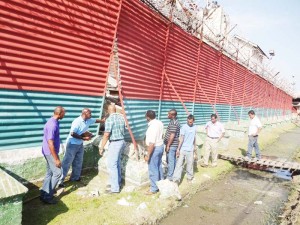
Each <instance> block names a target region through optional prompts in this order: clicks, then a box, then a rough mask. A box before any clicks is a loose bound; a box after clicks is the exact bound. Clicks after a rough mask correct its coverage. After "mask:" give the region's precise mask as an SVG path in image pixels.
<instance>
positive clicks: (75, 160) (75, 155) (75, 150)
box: [61, 143, 84, 183]
mask: <svg viewBox="0 0 300 225" xmlns="http://www.w3.org/2000/svg"><path fill="white" fill-rule="evenodd" d="M83 154H84V150H83V144H81V145H75V144H70V143H67V147H66V152H65V155H64V159H63V162H62V169H63V176H62V178H61V183H62V182H63V181H64V179H65V177H66V176H67V174H68V172H69V169H70V166H71V164H72V174H71V178H70V180H71V181H75V180H79V179H80V175H81V169H82V162H83Z"/></svg>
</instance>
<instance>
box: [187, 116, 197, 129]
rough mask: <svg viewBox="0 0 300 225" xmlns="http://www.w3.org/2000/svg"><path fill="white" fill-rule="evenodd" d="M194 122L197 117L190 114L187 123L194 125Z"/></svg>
mask: <svg viewBox="0 0 300 225" xmlns="http://www.w3.org/2000/svg"><path fill="white" fill-rule="evenodd" d="M194 122H195V117H194V116H193V115H189V116H188V117H187V124H188V125H189V126H190V127H192V126H193V124H194Z"/></svg>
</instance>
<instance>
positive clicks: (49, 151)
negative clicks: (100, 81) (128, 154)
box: [40, 105, 262, 204]
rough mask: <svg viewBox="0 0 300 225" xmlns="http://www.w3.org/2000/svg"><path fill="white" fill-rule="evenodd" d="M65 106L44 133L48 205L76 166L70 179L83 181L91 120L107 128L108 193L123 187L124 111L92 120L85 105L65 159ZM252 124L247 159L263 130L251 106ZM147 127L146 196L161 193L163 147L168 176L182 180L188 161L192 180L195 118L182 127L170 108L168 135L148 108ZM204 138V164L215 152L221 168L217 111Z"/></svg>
mask: <svg viewBox="0 0 300 225" xmlns="http://www.w3.org/2000/svg"><path fill="white" fill-rule="evenodd" d="M65 113H66V111H65V109H64V108H63V107H61V106H58V107H56V108H55V110H54V115H53V117H51V118H50V119H49V120H48V121H47V123H46V124H45V126H44V136H43V145H42V153H43V155H44V157H45V159H46V162H47V173H46V177H45V180H44V183H43V187H42V189H41V195H40V200H41V201H43V202H44V203H47V204H55V203H56V201H55V200H54V198H53V195H54V192H55V188H56V186H57V185H58V186H60V187H64V183H63V182H64V179H65V177H66V176H67V174H68V171H69V169H70V166H71V165H72V174H71V177H70V180H71V181H75V182H76V181H80V176H81V169H82V162H83V155H84V150H83V142H84V141H88V140H91V138H92V134H91V133H90V132H89V131H88V128H89V126H90V125H91V124H94V123H104V122H105V130H104V135H103V138H102V142H101V145H100V146H99V154H100V155H103V152H104V147H105V145H106V143H107V142H108V141H109V145H108V153H107V168H108V172H109V183H110V185H108V187H107V190H106V193H107V194H116V193H119V192H120V188H121V178H122V176H121V155H122V153H123V150H124V149H125V141H124V137H125V127H126V126H125V120H124V117H123V115H122V114H120V113H116V107H115V105H110V106H109V107H108V114H109V117H108V118H107V119H94V118H92V112H91V110H90V109H88V108H85V109H83V110H82V113H81V115H80V116H79V117H77V118H76V119H75V120H74V121H73V122H72V125H71V129H70V133H69V135H68V138H67V142H66V143H67V145H66V151H65V155H64V158H63V161H62V162H61V161H60V158H59V148H60V136H59V120H61V119H63V118H64V116H65ZM248 115H249V117H250V119H251V122H250V126H249V132H248V135H249V144H248V152H247V157H248V158H251V157H252V149H253V147H254V148H255V151H256V157H257V158H258V159H259V158H260V150H259V147H258V141H257V139H258V133H259V131H260V130H261V127H262V125H261V123H260V121H259V119H258V118H257V117H256V116H255V113H254V111H253V110H250V111H249V113H248ZM145 117H146V120H147V121H148V129H147V131H146V137H145V142H146V146H147V154H145V157H144V159H145V161H146V162H147V163H148V170H149V179H150V189H149V190H148V191H147V192H146V195H152V194H155V193H157V192H158V191H159V189H158V187H157V184H156V182H157V181H159V180H162V179H164V173H163V169H162V157H163V153H164V151H165V152H166V156H167V164H168V171H167V179H169V180H170V181H173V182H175V183H177V184H179V182H180V180H181V176H182V171H183V166H184V163H185V162H186V174H187V175H186V176H187V181H188V182H191V181H192V179H193V177H194V173H193V168H194V159H195V158H196V157H197V147H196V134H197V126H196V125H195V124H194V122H195V117H194V116H193V115H189V116H188V117H187V121H186V123H185V124H184V125H183V126H181V125H180V122H179V120H178V118H177V111H176V109H171V110H170V111H169V112H168V118H169V119H170V122H169V125H168V127H167V130H166V133H165V135H164V125H163V123H162V122H161V121H160V120H158V119H156V113H155V112H154V111H152V110H148V111H147V112H146V115H145ZM205 130H206V135H207V137H206V140H205V144H204V154H203V160H202V163H201V166H202V167H207V166H208V163H209V158H210V156H211V166H212V167H215V166H217V158H218V153H217V147H218V143H219V142H220V141H221V139H222V138H223V136H224V134H225V129H224V126H223V124H222V123H220V122H219V121H218V117H217V115H216V114H212V115H211V120H210V121H209V122H207V123H206V125H205Z"/></svg>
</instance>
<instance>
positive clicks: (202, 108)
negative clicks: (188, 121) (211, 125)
mask: <svg viewBox="0 0 300 225" xmlns="http://www.w3.org/2000/svg"><path fill="white" fill-rule="evenodd" d="M212 113H214V111H213V108H212V106H211V105H209V104H199V103H196V104H195V109H194V116H195V120H196V124H197V125H203V124H206V123H207V122H208V121H210V115H211V114H212Z"/></svg>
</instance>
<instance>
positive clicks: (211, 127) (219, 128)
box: [201, 114, 225, 167]
mask: <svg viewBox="0 0 300 225" xmlns="http://www.w3.org/2000/svg"><path fill="white" fill-rule="evenodd" d="M210 118H211V121H209V122H207V123H206V125H205V130H206V135H207V137H206V139H205V144H204V156H203V163H202V164H201V166H202V167H207V166H208V161H209V157H210V155H211V161H212V164H211V165H212V167H216V166H217V161H218V152H217V148H218V143H219V142H220V141H221V139H222V138H223V136H224V135H225V129H224V126H223V124H222V123H220V122H219V121H217V118H218V117H217V115H216V114H211V116H210Z"/></svg>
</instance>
